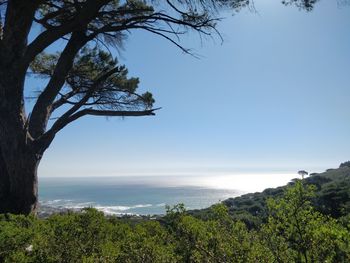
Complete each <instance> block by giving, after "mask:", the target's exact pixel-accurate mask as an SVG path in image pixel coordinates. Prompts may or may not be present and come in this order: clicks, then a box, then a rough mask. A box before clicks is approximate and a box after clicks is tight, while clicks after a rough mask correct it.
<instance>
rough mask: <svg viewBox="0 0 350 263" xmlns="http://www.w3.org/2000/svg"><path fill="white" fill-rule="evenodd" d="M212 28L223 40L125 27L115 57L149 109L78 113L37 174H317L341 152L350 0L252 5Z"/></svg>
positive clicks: (348, 151) (346, 118) (348, 122)
mask: <svg viewBox="0 0 350 263" xmlns="http://www.w3.org/2000/svg"><path fill="white" fill-rule="evenodd" d="M256 9H257V11H258V14H254V13H251V12H249V11H247V10H244V11H242V12H241V13H239V14H237V15H235V16H231V15H229V14H228V15H227V17H226V19H225V20H224V21H223V22H222V23H221V24H220V26H219V30H220V32H222V34H223V37H224V43H223V44H222V45H221V43H220V41H219V40H218V39H217V40H216V41H212V40H208V41H205V42H204V43H203V44H202V45H201V43H200V40H199V39H198V38H197V37H196V36H193V35H189V36H188V37H185V38H184V39H183V40H182V44H183V45H185V46H187V47H191V48H193V49H194V50H195V52H196V53H197V54H200V55H201V59H196V58H193V57H191V56H188V55H185V54H183V53H182V52H181V51H180V50H178V49H177V48H175V47H174V46H172V45H171V44H169V43H168V42H166V41H165V40H163V39H159V38H157V37H155V36H153V35H150V34H147V33H144V32H133V33H132V35H131V36H130V37H129V39H128V40H127V42H126V43H125V50H124V51H122V52H121V57H119V60H120V61H121V62H122V63H124V64H125V65H126V66H127V67H128V68H129V72H130V76H138V77H140V80H141V89H142V90H150V91H151V92H152V93H153V94H154V97H155V99H156V101H157V102H156V106H160V107H162V110H160V111H159V112H158V113H157V116H155V117H142V118H127V119H123V120H122V119H115V118H110V119H108V120H106V119H105V118H97V117H94V118H93V117H88V118H84V119H81V120H79V121H78V122H76V123H74V124H72V125H70V126H69V127H67V128H66V129H65V130H63V131H62V132H61V133H60V134H59V135H58V136H57V137H56V139H55V141H54V142H53V144H52V146H51V147H50V149H49V150H48V151H47V153H46V154H45V156H44V158H43V161H42V163H41V165H40V168H39V176H100V175H103V176H107V175H128V174H133V175H142V174H149V175H152V174H202V173H209V174H216V173H220V174H221V173H224V174H230V173H232V174H237V173H250V172H254V173H260V172H261V173H266V172H277V171H278V172H294V171H297V170H299V169H305V170H309V171H322V170H324V169H326V168H330V167H335V166H338V165H339V163H340V162H342V161H346V160H349V159H350V139H349V137H350V7H339V6H338V5H337V3H336V1H326V0H322V1H320V3H319V4H318V5H317V6H316V9H315V10H314V11H313V12H311V13H306V12H302V11H298V9H296V8H291V7H284V6H282V5H281V4H280V3H279V1H275V0H260V1H258V0H257V1H256Z"/></svg>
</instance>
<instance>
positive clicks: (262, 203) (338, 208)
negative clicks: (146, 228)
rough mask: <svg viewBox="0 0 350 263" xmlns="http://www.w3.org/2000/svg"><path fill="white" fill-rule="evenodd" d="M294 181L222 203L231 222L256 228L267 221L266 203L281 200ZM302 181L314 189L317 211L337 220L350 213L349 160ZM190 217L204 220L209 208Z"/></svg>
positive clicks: (313, 201) (314, 204) (314, 202)
mask: <svg viewBox="0 0 350 263" xmlns="http://www.w3.org/2000/svg"><path fill="white" fill-rule="evenodd" d="M295 180H296V179H295ZM295 180H293V181H292V182H290V183H289V184H288V185H286V186H281V187H277V188H269V189H266V190H264V191H263V192H261V193H260V192H258V193H250V194H245V195H242V196H239V197H235V198H229V199H227V200H225V201H223V203H224V204H225V205H226V206H227V207H228V210H229V213H230V215H231V216H232V217H233V218H234V219H236V220H241V221H244V222H245V223H246V224H247V226H248V227H249V228H256V227H258V226H259V225H260V224H261V223H266V222H267V219H268V206H267V200H268V199H269V198H273V199H275V198H280V197H282V196H283V194H284V193H285V191H286V189H287V188H288V187H290V186H291V185H293V184H294V181H295ZM302 181H303V183H304V184H305V185H314V186H315V197H314V198H312V200H311V201H312V205H313V207H314V208H315V209H316V210H317V211H318V212H320V213H322V214H324V215H327V216H331V217H333V218H337V219H340V220H344V219H345V218H346V217H347V216H348V215H349V214H350V161H348V162H344V163H342V164H341V165H340V167H339V168H338V169H328V170H327V171H326V172H324V173H312V174H310V176H309V177H307V178H305V179H303V180H302ZM192 214H193V215H195V216H197V217H200V218H203V219H205V218H207V217H208V215H209V214H210V209H202V210H195V211H192Z"/></svg>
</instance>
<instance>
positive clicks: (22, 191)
mask: <svg viewBox="0 0 350 263" xmlns="http://www.w3.org/2000/svg"><path fill="white" fill-rule="evenodd" d="M23 150H24V152H23ZM1 152H4V151H1ZM1 152H0V213H13V214H30V213H35V212H36V209H37V202H38V177H37V168H38V164H39V160H36V158H35V157H34V158H33V157H30V156H29V155H28V154H26V153H25V152H26V150H25V149H17V150H16V151H13V150H11V152H13V154H15V155H17V158H15V159H13V158H6V157H4V156H3V155H4V154H3V153H1ZM16 152H17V154H16Z"/></svg>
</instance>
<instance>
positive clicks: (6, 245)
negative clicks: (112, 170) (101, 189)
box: [0, 181, 350, 263]
mask: <svg viewBox="0 0 350 263" xmlns="http://www.w3.org/2000/svg"><path fill="white" fill-rule="evenodd" d="M313 196H314V187H313V186H306V185H304V184H303V183H301V182H300V181H296V182H295V184H294V185H290V186H289V187H288V189H287V190H286V192H285V194H284V196H283V197H279V198H275V199H270V200H269V201H268V211H267V216H268V219H267V222H266V223H261V224H260V225H259V228H255V229H250V228H249V226H247V225H246V224H245V223H244V222H242V221H239V220H237V219H233V218H232V216H231V215H230V214H229V211H228V208H227V207H226V206H225V205H223V204H219V205H215V206H213V207H212V208H211V210H210V212H209V213H208V214H207V215H208V216H207V217H206V219H205V220H204V219H200V218H196V217H194V216H192V215H189V214H188V213H187V212H186V211H185V209H184V205H181V204H180V205H177V206H175V207H172V208H171V207H168V211H167V215H166V216H165V217H163V218H162V219H161V220H159V221H153V220H148V221H146V220H144V221H143V222H140V223H136V224H135V222H131V221H125V220H121V219H118V218H111V217H105V216H104V215H103V214H102V213H101V212H98V211H97V210H95V209H91V208H89V209H85V210H83V211H82V212H81V213H68V214H65V215H53V216H51V217H50V218H48V219H37V218H34V217H25V216H14V215H1V216H0V262H39V263H40V262H45V263H46V262H48V263H50V262H123V263H124V262H125V263H128V262H129V263H133V262H145V263H148V262H149V263H151V262H164V263H173V262H208V263H210V262H212V263H214V262H215V263H216V262H242V263H243V262H350V249H349V245H350V233H349V228H350V225H349V223H348V222H349V220H348V219H349V217H348V216H343V217H342V218H341V219H340V222H338V221H337V220H336V219H333V218H331V217H329V216H325V215H323V214H321V213H319V212H317V211H316V210H315V209H314V208H313V206H312V202H311V200H312V198H313Z"/></svg>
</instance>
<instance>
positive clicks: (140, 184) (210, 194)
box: [39, 174, 296, 215]
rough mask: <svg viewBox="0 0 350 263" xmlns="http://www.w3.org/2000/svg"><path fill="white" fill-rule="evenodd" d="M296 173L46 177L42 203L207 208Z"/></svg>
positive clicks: (156, 210)
mask: <svg viewBox="0 0 350 263" xmlns="http://www.w3.org/2000/svg"><path fill="white" fill-rule="evenodd" d="M294 177H296V176H295V175H292V174H283V175H281V174H260V175H241V176H238V175H236V176H234V175H225V176H223V175H220V176H183V175H182V176H116V177H102V176H101V177H41V178H39V203H40V205H41V206H42V207H46V208H52V209H72V210H76V209H82V208H85V207H94V208H96V209H98V210H100V211H102V212H104V213H105V214H108V215H122V214H139V215H155V214H164V213H165V212H166V206H167V205H169V206H173V205H176V204H179V203H183V204H184V205H185V207H186V209H188V210H190V209H202V208H207V207H209V206H211V205H213V204H215V203H218V202H220V201H223V200H225V199H227V198H230V197H236V196H240V195H242V194H245V193H248V192H256V191H262V190H264V189H265V188H269V187H276V186H279V185H284V184H286V183H288V182H289V181H290V180H291V179H292V178H294Z"/></svg>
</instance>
